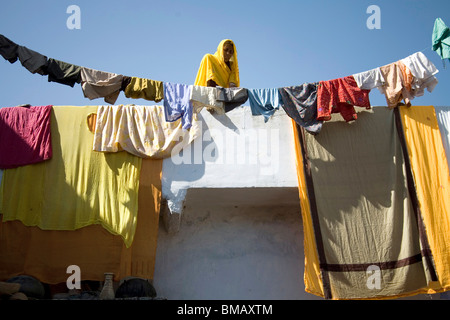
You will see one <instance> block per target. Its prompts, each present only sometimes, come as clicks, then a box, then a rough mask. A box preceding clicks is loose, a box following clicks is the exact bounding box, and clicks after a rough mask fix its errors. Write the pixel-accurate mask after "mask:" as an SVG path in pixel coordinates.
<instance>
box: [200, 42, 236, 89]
mask: <svg viewBox="0 0 450 320" xmlns="http://www.w3.org/2000/svg"><path fill="white" fill-rule="evenodd" d="M226 42H231V44H232V45H233V48H234V53H233V56H232V57H231V58H230V64H231V69H230V68H229V67H228V66H227V64H226V63H225V61H224V59H223V47H224V45H225V43H226ZM208 80H213V81H214V82H215V83H216V84H217V85H218V86H221V87H224V88H228V87H229V84H230V82H233V83H234V84H235V85H236V86H237V87H239V86H240V81H239V67H238V60H237V50H236V46H235V45H234V42H233V41H232V40H230V39H224V40H222V41H221V42H220V43H219V46H218V47H217V51H216V53H214V55H212V54H209V53H207V54H205V56H204V57H203V59H202V62H201V63H200V68H199V69H198V73H197V77H196V79H195V83H194V85H196V86H204V87H206V86H207V82H208Z"/></svg>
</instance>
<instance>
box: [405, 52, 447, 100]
mask: <svg viewBox="0 0 450 320" xmlns="http://www.w3.org/2000/svg"><path fill="white" fill-rule="evenodd" d="M400 61H401V62H402V63H403V64H404V65H405V66H406V67H407V68H408V69H409V70H411V73H412V75H413V76H414V81H413V83H412V88H411V90H412V91H413V93H414V96H416V97H420V96H423V95H424V91H425V89H427V90H428V92H432V91H433V90H434V88H435V87H436V85H437V84H438V80H437V78H436V77H435V74H436V73H438V72H439V70H438V69H436V67H435V65H434V64H433V63H432V62H431V61H430V60H428V58H427V57H426V56H425V55H424V54H423V53H422V52H416V53H414V54H412V55H410V56H408V57H406V58H404V59H401V60H400Z"/></svg>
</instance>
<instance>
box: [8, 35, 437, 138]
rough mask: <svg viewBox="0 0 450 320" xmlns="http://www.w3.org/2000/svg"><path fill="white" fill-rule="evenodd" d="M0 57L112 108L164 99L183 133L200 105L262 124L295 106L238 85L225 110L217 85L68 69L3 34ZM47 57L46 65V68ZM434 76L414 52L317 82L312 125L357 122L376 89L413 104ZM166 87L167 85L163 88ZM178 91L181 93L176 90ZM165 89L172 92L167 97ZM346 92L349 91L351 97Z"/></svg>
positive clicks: (298, 117) (273, 91)
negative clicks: (246, 111) (244, 114)
mask: <svg viewBox="0 0 450 320" xmlns="http://www.w3.org/2000/svg"><path fill="white" fill-rule="evenodd" d="M0 54H1V55H2V56H3V57H4V58H5V59H6V60H8V61H9V62H11V63H14V62H15V61H16V60H17V59H19V60H20V56H19V54H21V55H22V60H21V62H22V64H23V65H24V66H25V67H26V68H27V69H28V70H29V71H30V72H33V73H39V74H41V75H48V80H49V81H53V82H59V83H61V84H66V85H70V86H72V87H73V86H74V84H75V83H81V86H82V89H83V93H84V96H85V97H87V98H89V99H96V98H100V97H103V98H104V99H105V102H107V103H110V104H114V103H115V101H116V99H117V97H118V95H119V93H120V91H124V93H125V96H126V97H127V98H144V99H146V100H151V101H155V102H159V101H161V100H163V99H164V108H165V112H166V121H174V120H176V119H179V118H182V119H183V121H182V122H183V128H184V129H186V130H188V129H189V128H190V121H191V119H192V115H193V113H196V112H199V111H201V109H203V107H202V105H203V106H204V107H206V109H207V110H209V111H211V112H215V113H217V114H223V113H224V112H228V111H230V110H231V109H232V108H235V107H236V106H238V105H242V104H244V103H245V102H246V101H247V100H248V101H249V103H250V108H251V110H252V115H254V116H259V115H262V116H263V117H264V121H265V122H267V121H268V120H269V119H270V117H271V116H272V115H273V114H274V112H275V111H276V110H278V109H280V106H281V107H283V109H284V110H285V111H286V108H285V107H284V106H285V104H291V106H292V104H294V105H295V104H296V103H298V101H293V100H291V101H288V99H291V98H292V97H291V98H289V96H284V99H283V98H282V97H281V96H280V94H279V92H280V89H283V88H266V89H246V88H241V87H239V88H238V89H241V90H242V89H243V90H245V94H246V96H247V99H241V100H235V101H234V104H233V107H232V108H228V110H226V108H224V105H223V104H222V103H221V100H220V99H221V98H220V97H221V95H222V96H223V93H224V92H223V90H222V89H221V88H220V87H218V88H217V87H213V88H211V89H198V88H195V89H194V90H192V89H193V88H194V86H193V85H185V84H179V83H170V82H162V81H157V80H151V79H142V78H138V77H130V76H125V75H119V74H116V73H111V72H105V71H100V70H94V69H90V68H86V67H81V66H77V65H72V64H70V63H66V62H63V61H60V60H56V59H53V58H49V59H47V58H46V56H44V55H41V54H40V53H38V52H35V51H33V50H30V49H28V48H25V47H23V46H19V45H17V44H15V43H14V42H13V41H11V40H9V39H8V38H6V37H4V36H2V35H0ZM46 59H47V62H46V64H44V61H45V60H46ZM437 72H438V70H437V68H436V67H435V66H434V65H433V63H432V62H431V61H429V60H428V59H427V57H426V56H425V55H424V54H423V53H422V52H416V53H414V54H412V55H410V56H408V57H406V58H404V59H400V60H398V61H395V62H393V63H390V64H388V65H385V66H381V67H376V68H373V69H369V70H367V71H364V72H360V73H354V74H352V75H347V76H344V77H341V78H337V79H333V80H321V81H317V82H318V83H319V86H318V90H317V97H316V99H317V100H316V107H317V118H316V119H315V121H322V122H326V121H327V119H329V118H330V114H331V113H336V112H338V113H341V115H342V118H343V119H344V120H345V121H354V120H356V113H355V109H354V106H359V105H360V104H362V105H363V107H365V108H369V107H370V101H369V94H368V93H369V92H370V91H371V90H372V89H374V88H378V89H379V90H380V92H381V93H382V94H384V95H385V96H386V102H387V105H388V107H390V108H395V107H397V106H398V105H400V104H403V101H404V103H405V104H407V105H411V100H412V99H414V97H417V96H422V95H423V94H424V90H425V89H427V90H428V91H429V92H432V91H433V89H434V87H435V86H436V85H437V83H438V81H437V78H436V77H435V74H436V73H437ZM338 84H339V85H338ZM296 86H297V85H296ZM343 86H345V87H346V88H345V90H343V88H344V87H343ZM164 87H166V88H165V90H164ZM292 87H293V86H292ZM161 88H162V89H161ZM169 88H171V89H169ZM174 88H178V89H177V90H175V89H174ZM181 88H183V90H179V89H181ZM207 88H209V87H207ZM227 89H229V88H227ZM350 89H351V90H350ZM165 91H166V92H167V93H170V94H169V95H168V96H167V97H166V96H165ZM281 91H283V90H281ZM350 92H353V93H351V94H350V95H349V93H350ZM355 94H356V95H355ZM214 97H215V98H214ZM355 99H356V100H360V101H356V100H355ZM199 103H200V104H199ZM229 106H230V105H229ZM309 108H311V107H309ZM286 114H287V115H288V116H289V117H291V118H292V119H294V121H296V122H297V124H299V125H301V126H304V125H305V123H307V122H308V121H306V122H305V119H304V118H303V117H304V109H302V108H300V109H297V111H295V109H292V107H291V108H290V110H289V112H286ZM322 125H323V123H322ZM322 125H319V126H316V128H315V129H314V130H313V132H312V131H311V132H310V133H314V134H318V133H319V132H320V129H321V127H322ZM308 132H309V131H308Z"/></svg>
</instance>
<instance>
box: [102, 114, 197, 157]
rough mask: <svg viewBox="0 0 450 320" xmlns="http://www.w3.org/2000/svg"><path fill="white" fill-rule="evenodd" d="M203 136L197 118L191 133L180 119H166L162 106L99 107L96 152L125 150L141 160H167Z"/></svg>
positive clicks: (193, 122) (194, 120)
mask: <svg viewBox="0 0 450 320" xmlns="http://www.w3.org/2000/svg"><path fill="white" fill-rule="evenodd" d="M200 134H201V127H200V123H199V121H198V120H196V119H195V117H194V119H193V121H192V126H191V128H190V130H183V128H182V123H181V119H178V120H176V121H173V122H168V121H166V120H165V115H164V107H163V106H136V105H127V106H124V105H118V106H99V107H98V110H97V120H96V125H95V131H94V140H93V150H94V151H100V152H119V151H123V150H124V151H127V152H129V153H131V154H134V155H135V156H138V157H141V158H152V159H164V158H170V157H171V156H172V152H179V151H180V150H181V149H182V148H184V147H185V146H187V145H188V144H190V143H191V142H192V141H193V140H194V139H195V138H197V137H198V136H200Z"/></svg>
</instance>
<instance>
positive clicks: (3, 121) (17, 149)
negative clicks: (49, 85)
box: [0, 106, 52, 169]
mask: <svg viewBox="0 0 450 320" xmlns="http://www.w3.org/2000/svg"><path fill="white" fill-rule="evenodd" d="M51 111H52V106H41V107H32V106H30V107H8V108H0V169H10V168H16V167H19V166H24V165H28V164H33V163H38V162H41V161H44V160H47V159H50V158H51V157H52V146H51V135H50V117H51Z"/></svg>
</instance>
